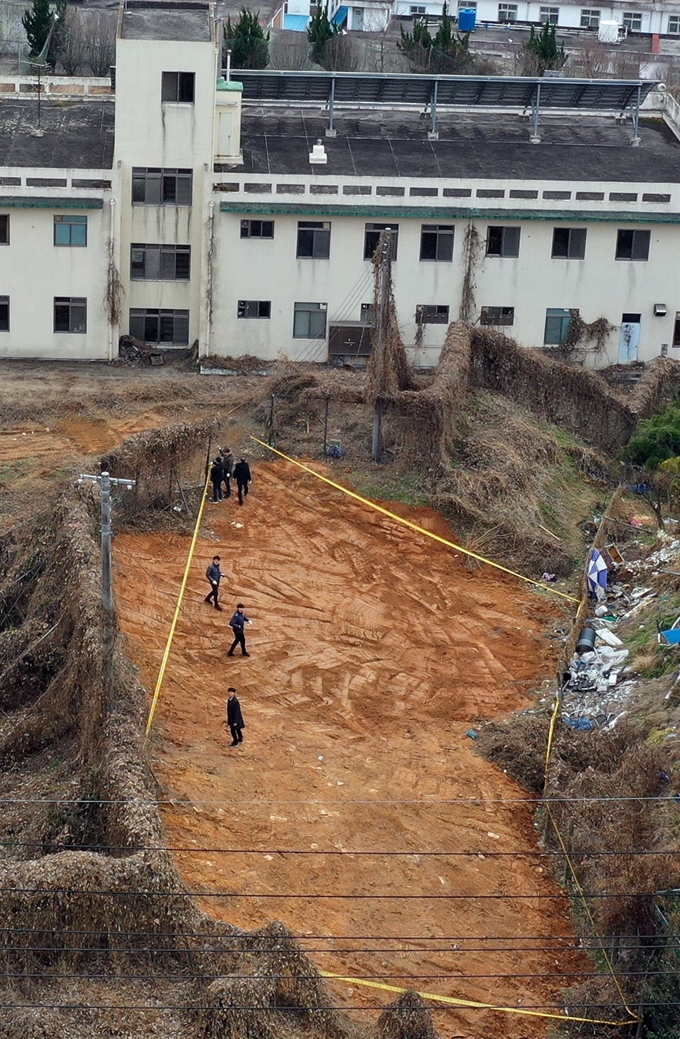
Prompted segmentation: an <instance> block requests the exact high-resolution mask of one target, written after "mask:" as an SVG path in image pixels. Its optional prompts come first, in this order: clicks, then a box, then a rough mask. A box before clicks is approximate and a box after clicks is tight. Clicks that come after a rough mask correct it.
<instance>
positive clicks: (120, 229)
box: [0, 0, 680, 365]
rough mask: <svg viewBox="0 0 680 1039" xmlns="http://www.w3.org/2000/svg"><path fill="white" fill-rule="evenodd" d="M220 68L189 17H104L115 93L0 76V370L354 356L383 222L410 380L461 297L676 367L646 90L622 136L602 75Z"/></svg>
mask: <svg viewBox="0 0 680 1039" xmlns="http://www.w3.org/2000/svg"><path fill="white" fill-rule="evenodd" d="M218 73H219V70H218V45H217V34H216V27H215V24H214V21H213V16H212V10H211V8H210V6H209V5H208V4H202V3H201V2H200V0H192V3H191V4H184V3H181V2H178V3H173V0H128V2H127V5H126V6H125V7H124V8H123V9H121V14H120V19H119V38H118V51H117V65H116V73H115V92H114V89H113V88H112V87H111V85H110V83H108V82H107V81H104V80H83V79H72V80H68V79H53V80H48V81H47V82H46V83H43V86H46V91H45V92H44V93H41V95H40V105H38V96H37V93H36V86H37V84H36V83H35V81H32V80H27V79H24V80H15V79H11V78H9V77H4V78H1V79H0V161H2V162H3V165H2V166H0V192H1V194H0V357H43V358H63V359H72V358H83V359H85V358H87V359H101V360H106V359H111V358H113V357H115V356H116V355H117V349H118V339H119V336H120V335H127V334H131V335H133V336H135V337H136V338H138V339H142V340H144V341H146V342H148V343H151V344H155V345H157V346H158V347H159V348H167V349H171V348H173V347H177V348H182V347H183V348H186V347H188V346H189V345H191V344H193V343H194V342H197V343H198V349H199V352H200V354H201V355H210V354H212V355H221V356H223V355H232V356H233V355H236V356H238V355H244V354H251V355H255V356H258V357H261V358H263V359H272V358H276V357H278V356H281V355H285V356H287V357H290V358H291V359H293V360H313V361H320V362H325V361H328V360H329V358H333V357H337V356H341V357H345V358H347V359H351V358H357V357H358V358H362V357H365V356H366V354H367V352H368V351H369V350H370V327H371V321H372V301H373V266H372V263H371V258H372V254H373V250H374V248H375V245H376V243H377V240H378V238H379V236H380V233H381V231H382V230H383V229H384V228H386V227H389V228H390V229H391V238H392V253H393V260H394V262H393V267H392V274H393V282H394V292H395V299H396V305H397V310H398V314H399V319H400V323H401V327H402V331H403V336H404V341H405V343H406V344H407V346H408V348H409V350H410V352H411V356H412V358H413V360H414V361H415V362H416V363H419V364H423V365H431V364H435V363H436V361H437V358H438V355H439V351H440V349H441V345H442V343H443V341H444V336H445V333H446V326H447V324H448V322H449V321H451V320H455V319H457V318H458V316H459V313H460V310H461V305H462V303H463V302H464V301H465V303H466V305H467V306H468V307H471V309H472V312H473V315H474V318H475V320H477V321H479V322H481V323H483V324H489V325H493V326H497V327H501V328H503V329H504V330H505V331H506V332H507V333H508V334H510V335H512V336H513V337H515V338H517V339H518V341H519V342H521V343H523V344H524V345H526V346H532V347H538V348H540V347H543V346H548V347H551V346H555V345H558V344H559V343H560V342H561V341H563V340H564V337H565V335H566V332H567V329H568V327H569V323H570V321H572V320H573V317H574V315H575V314H576V313H577V312H578V314H579V315H580V316H581V317H582V318H583V320H584V321H586V322H593V321H594V320H596V319H598V318H600V317H605V318H606V319H607V321H608V322H609V323H610V324H611V326H612V332H611V334H610V336H609V339H608V343H607V346H606V349H605V350H604V352H602V353H601V354H599V355H597V356H595V357H593V359H592V360H593V363H595V364H606V363H611V362H615V361H632V360H635V359H637V358H639V359H643V360H649V359H651V358H653V357H655V356H658V355H659V354H661V353H665V352H667V353H668V354H669V355H670V356H674V355H675V351H677V356H679V357H680V265H678V262H677V255H678V244H679V240H680V239H679V235H678V229H679V227H680V140H679V135H680V129H679V128H678V125H677V121H676V120H675V113H676V112H677V111H678V109H677V106H676V105H675V102H673V101H672V100H671V99H670V98H666V96H665V95H664V94H661V93H658V94H650V97H649V98H648V104H651V107H650V108H649V110H648V114H647V116H645V113H644V112H643V114H642V116H641V117H640V121H639V125H636V122H635V118H633V120H631V108H630V105H629V102H630V101H631V100H632V102H633V106H634V105H635V101H636V98H637V94H638V86H637V84H628V85H627V84H622V83H620V82H617V81H611V80H610V81H606V82H604V83H600V84H598V83H581V82H579V81H576V80H542V81H533V80H529V79H510V78H507V79H505V78H498V79H479V80H475V79H472V78H464V79H461V80H456V79H453V78H451V77H439V78H438V79H437V78H436V77H414V76H366V75H363V76H359V75H354V74H342V73H340V74H335V75H331V74H326V73H285V72H283V73H268V72H252V73H248V74H242V75H241V79H242V81H243V85H242V84H241V82H225V80H224V79H222V78H221V77H220V76H219V74H218ZM539 87H540V89H541V91H542V95H541V96H542V98H543V100H542V102H541V104H542V105H543V106H544V110H543V111H538V112H537V113H536V118H537V122H534V120H533V118H528V116H529V115H530V111H529V108H530V106H531V103H532V100H533V102H535V101H536V99H537V91H538V88H539ZM435 88H436V90H437V95H436V98H437V99H436V103H434V104H433V100H434V91H435ZM647 89H648V87H647V86H645V85H642V86H641V87H640V93H641V95H642V94H644V93H645V92H646V91H647ZM461 92H462V94H461ZM291 98H294V99H296V100H290V99H291ZM551 98H552V100H551ZM428 99H429V101H428ZM447 99H448V103H447ZM560 99H561V100H560ZM424 101H425V102H427V103H426V104H424V103H423V102H424ZM463 102H465V104H463ZM475 102H476V103H477V104H476V105H475ZM480 102H481V103H482V104H483V105H484V107H479V103H480ZM558 102H559V103H560V105H561V107H560V108H559V109H557V108H555V107H547V108H546V107H545V106H546V105H548V106H551V105H553V106H554V105H555V104H557V103H558ZM569 105H572V106H578V105H581V106H585V107H581V108H578V107H575V108H571V109H570V108H569V107H568V106H569ZM425 108H426V109H427V111H426V113H424V109H425ZM424 114H425V115H426V118H423V116H424ZM319 142H320V143H319Z"/></svg>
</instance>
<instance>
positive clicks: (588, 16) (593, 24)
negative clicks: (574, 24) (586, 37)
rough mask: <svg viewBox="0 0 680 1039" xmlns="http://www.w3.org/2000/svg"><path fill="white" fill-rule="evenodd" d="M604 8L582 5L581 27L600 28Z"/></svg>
mask: <svg viewBox="0 0 680 1039" xmlns="http://www.w3.org/2000/svg"><path fill="white" fill-rule="evenodd" d="M601 19H602V9H601V8H598V7H582V8H581V17H580V21H579V28H580V29H599V27H600V21H601Z"/></svg>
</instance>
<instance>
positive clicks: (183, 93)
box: [161, 72, 196, 105]
mask: <svg viewBox="0 0 680 1039" xmlns="http://www.w3.org/2000/svg"><path fill="white" fill-rule="evenodd" d="M162 75H163V81H162V85H161V101H176V102H179V103H180V104H183V105H193V103H194V80H195V78H196V77H195V75H194V73H193V72H164V73H163V74H162Z"/></svg>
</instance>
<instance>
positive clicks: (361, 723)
mask: <svg viewBox="0 0 680 1039" xmlns="http://www.w3.org/2000/svg"><path fill="white" fill-rule="evenodd" d="M395 511H397V512H400V513H401V514H402V515H404V516H409V517H415V519H416V520H417V521H418V522H419V523H420V524H422V525H424V526H427V527H428V528H430V529H433V530H434V529H436V530H437V531H438V532H440V533H442V534H444V535H448V536H451V535H450V531H449V530H448V528H447V527H446V524H445V523H444V521H443V520H442V519H441V517H439V516H438V515H437V514H435V513H433V512H431V511H429V510H426V509H409V508H407V507H406V506H396V507H395ZM188 547H189V541H188V539H186V538H181V537H179V536H174V535H168V534H152V535H148V534H123V535H120V536H118V537H117V538H116V539H115V542H114V553H115V582H116V596H117V607H118V611H119V615H120V622H121V625H122V628H123V630H124V632H125V634H126V636H127V639H128V642H129V652H130V655H131V658H132V659H133V660H134V661H135V662H136V663H137V664H138V665H139V666H140V668H141V673H142V677H143V681H144V683H145V685H146V686H147V688H148V689H149V690H152V689H153V687H154V684H155V680H156V676H157V672H158V667H159V664H160V661H161V657H162V654H163V648H164V644H165V640H166V637H167V634H168V629H169V625H170V621H171V618H172V614H173V610H174V606H175V602H176V598H177V594H178V591H179V585H180V581H181V576H182V573H183V569H184V565H185V561H186V556H187V552H188ZM216 553H217V554H219V555H221V557H222V569H223V571H224V572H225V573H226V574H227V578H226V580H224V581H223V583H222V590H221V595H222V600H223V604H224V612H222V613H218V612H216V611H215V610H214V609H212V608H211V607H210V606H208V605H206V604H205V603H204V601H203V597H204V595H205V594H206V593H207V591H208V585H207V583H206V581H205V578H204V570H205V567H206V565H207V563H208V562H209V560H210V559H211V558H212V556H213V555H214V554H216ZM237 601H243V602H244V603H245V604H246V607H247V608H246V612H247V614H248V615H249V616H250V618H251V619H252V621H253V626H252V628H250V629H248V631H247V636H248V647H249V651H250V653H251V656H250V658H248V659H244V658H241V657H240V656H237V657H236V658H234V659H228V658H227V657H226V650H227V648H228V645H229V642H230V635H231V631H230V629H229V628H228V626H227V622H228V620H229V617H230V612H231V610H232V609H233V607H234V605H235V603H236V602H237ZM565 617H566V615H565V612H564V611H563V610H562V607H561V606H559V605H557V604H556V603H555V602H554V601H553V600H552V599H550V597H549V596H546V595H544V594H542V593H538V592H535V591H533V590H529V589H528V588H527V587H524V586H522V585H521V584H519V582H518V581H516V580H515V579H514V578H511V577H505V576H504V575H501V574H498V573H497V572H494V571H491V570H490V569H488V568H482V569H476V570H471V569H468V567H467V566H466V565H465V562H464V560H463V558H462V557H458V556H457V555H456V553H455V552H453V551H451V550H449V549H447V548H445V547H444V546H442V545H439V544H437V543H435V542H433V541H431V540H429V539H426V538H424V537H422V536H419V535H417V534H414V533H413V532H411V531H409V530H408V529H407V528H405V527H401V526H399V525H397V524H396V523H395V522H394V521H391V520H389V519H387V518H385V517H382V516H380V515H379V514H378V513H375V512H373V511H370V510H369V509H368V508H366V507H365V506H361V505H359V504H357V503H354V502H352V501H351V500H350V499H348V498H346V497H344V496H343V495H342V494H341V493H340V492H338V491H335V490H333V489H332V488H330V487H328V486H326V485H324V484H322V483H321V482H320V481H316V480H315V479H314V478H313V477H312V476H309V475H306V474H304V473H301V472H300V471H299V470H297V469H294V468H293V467H292V466H290V465H288V464H287V463H279V462H277V463H271V464H261V465H259V466H258V467H257V468H256V470H255V473H254V484H253V485H252V490H251V494H250V496H249V498H248V500H247V503H246V506H245V507H244V508H239V507H238V505H237V503H236V501H235V499H234V498H232V499H231V501H226V502H224V503H222V504H220V505H208V506H206V515H205V521H204V527H203V533H202V537H201V539H200V540H199V544H198V549H197V553H196V557H195V561H194V565H193V568H192V572H191V575H190V579H189V585H188V589H187V597H186V600H185V605H184V608H183V611H182V614H181V616H180V620H179V625H178V629H177V634H176V637H175V641H174V645H173V649H172V653H171V656H170V661H169V666H168V671H167V675H166V679H165V684H164V687H163V693H162V698H161V701H160V706H159V711H158V715H157V720H156V727H155V735H154V739H153V741H152V744H151V748H152V757H153V767H154V769H155V772H156V775H157V777H158V779H159V782H160V784H161V791H162V793H163V796H167V797H169V798H171V799H172V800H174V801H188V802H190V805H188V806H185V805H181V804H177V803H175V804H174V805H173V806H172V807H171V808H168V809H167V810H166V811H165V822H166V826H167V832H168V840H169V842H170V844H171V846H172V847H174V848H178V849H187V850H186V851H183V852H182V851H177V853H176V858H177V862H178V865H179V867H180V869H181V871H182V873H183V875H184V877H185V879H186V881H187V883H188V884H189V886H190V887H191V888H192V889H193V890H195V891H197V892H199V891H200V892H210V893H212V894H214V895H217V896H218V897H205V898H204V899H203V904H204V906H205V907H206V908H207V909H208V910H209V911H210V912H212V913H215V914H216V915H218V916H220V917H222V918H224V919H228V920H229V921H231V922H233V923H236V924H240V925H242V926H244V927H247V928H252V927H255V926H257V925H259V924H261V923H264V922H265V921H267V920H270V919H272V918H279V919H281V920H283V921H284V922H285V923H287V924H288V925H289V926H290V927H291V928H292V929H293V930H294V932H295V933H296V934H297V935H299V936H300V937H301V938H303V939H304V940H303V946H304V947H305V948H307V949H309V950H310V954H311V955H312V958H313V959H314V960H315V962H316V963H317V964H318V965H319V966H320V967H321V968H323V969H325V970H329V971H334V972H336V973H340V974H347V975H352V976H364V977H374V978H379V979H381V983H384V984H387V985H390V984H391V985H397V986H411V987H413V988H416V989H419V990H422V991H429V992H438V993H443V994H447V995H452V996H457V997H464V998H470V999H474V1000H480V1001H483V1002H487V1001H488V1002H491V1003H495V1004H502V1005H508V1006H513V1007H517V1006H522V1005H528V1004H539V1005H542V1004H553V1005H555V1004H557V1005H559V1004H558V998H559V997H558V993H559V992H560V990H561V989H563V988H564V986H565V984H568V983H569V978H568V977H565V976H564V975H568V973H569V972H574V971H582V970H588V969H589V966H588V962H587V961H585V960H584V959H583V958H582V957H581V956H580V954H578V953H577V952H576V951H575V948H574V946H575V945H576V942H575V940H573V939H572V938H570V936H571V935H572V933H573V932H572V929H571V926H570V921H569V916H568V906H567V903H566V902H565V901H563V900H560V899H558V898H556V897H554V896H556V895H557V894H559V892H558V890H557V888H556V887H555V886H554V884H553V883H552V882H551V881H550V880H549V879H548V877H547V875H546V873H545V872H544V865H545V863H544V862H543V861H542V860H541V858H540V857H538V856H537V855H535V853H536V852H537V841H536V834H535V832H534V830H533V827H532V823H531V818H530V812H529V810H528V807H523V806H521V805H518V804H493V803H486V804H474V803H470V804H464V803H463V804H461V803H460V802H459V803H453V804H451V803H447V801H446V799H450V798H454V799H455V798H475V797H479V798H485V799H489V798H521V797H522V796H523V795H522V792H521V790H520V789H519V788H518V787H517V786H516V785H515V784H514V783H513V782H512V781H510V780H509V779H508V778H507V777H505V776H504V775H503V774H502V772H500V771H499V770H498V769H496V768H495V767H494V766H493V765H491V764H489V763H488V762H486V761H484V760H483V759H481V758H480V757H479V756H477V755H476V754H475V753H474V750H473V747H474V744H473V741H472V740H471V739H470V738H469V737H467V736H466V732H467V730H468V729H470V728H471V727H474V725H475V724H476V722H477V721H478V720H479V719H481V718H484V719H489V718H495V717H498V716H499V715H503V714H504V713H507V712H508V711H510V710H513V709H517V708H520V709H521V708H522V707H525V706H528V705H529V703H530V697H529V695H528V694H529V692H530V690H531V689H532V688H535V687H536V685H537V684H538V683H539V682H540V680H541V679H542V678H544V677H546V676H550V675H551V674H552V672H553V669H554V664H555V659H556V649H557V643H553V642H551V641H550V639H548V638H547V637H546V635H547V634H549V633H551V632H552V630H553V628H554V627H555V625H556V624H564V622H565ZM553 647H555V648H553ZM231 684H233V685H235V686H236V687H237V689H238V693H239V696H240V699H241V704H242V708H243V712H244V715H245V719H246V723H247V728H246V730H245V742H244V744H243V745H242V746H241V747H239V748H238V749H235V750H234V749H232V748H230V746H229V736H228V734H227V732H226V731H225V726H224V720H225V701H226V696H227V686H229V685H231ZM293 851H296V852H302V853H303V854H291V852H293ZM359 851H363V852H368V853H369V854H367V855H358V854H352V852H359ZM388 852H407V853H408V854H407V855H388V854H387V853H388ZM427 852H442V853H446V854H441V855H435V856H432V855H427V854H426V853H427ZM470 852H472V853H473V854H472V855H470V854H469V853H470ZM461 853H465V854H461ZM499 853H503V854H502V855H500V854H499ZM329 893H330V894H333V895H334V897H333V898H322V897H319V896H321V895H325V894H329ZM358 894H362V895H371V896H378V895H389V896H392V897H390V898H380V897H370V898H355V899H343V898H341V897H338V896H341V895H358ZM404 894H408V895H417V896H419V897H418V899H414V900H406V899H403V898H400V897H397V896H401V895H404ZM253 896H254V897H253ZM442 896H444V897H442ZM485 896H500V897H494V898H489V897H485ZM512 896H521V897H519V898H517V899H513V897H512ZM406 939H408V940H406ZM435 939H436V940H435ZM546 947H549V949H547V948H546ZM535 975H544V977H541V978H537V977H535ZM545 975H549V976H547V977H546V976H545ZM331 984H332V992H333V999H334V1002H335V1003H336V1004H337V1005H343V1006H345V1007H363V1008H373V1007H377V1006H380V1005H384V1004H386V1003H387V1002H389V1001H390V1000H391V999H392V998H393V995H392V994H391V993H388V992H385V991H380V990H378V989H376V990H373V989H367V988H362V987H359V986H352V985H349V986H348V985H347V984H344V983H339V982H333V983H331ZM366 1016H367V1015H366V1013H365V1012H362V1013H359V1012H357V1019H358V1020H365V1019H366ZM369 1016H371V1017H372V1014H371V1015H369ZM435 1019H436V1023H437V1025H438V1027H439V1028H440V1029H441V1033H442V1035H444V1036H447V1037H459V1036H464V1037H475V1039H481V1037H483V1036H484V1037H486V1036H498V1037H501V1036H503V1037H508V1039H525V1037H529V1036H531V1037H537V1036H543V1035H545V1034H546V1031H547V1022H545V1021H544V1020H542V1019H536V1018H533V1019H532V1018H530V1017H518V1016H515V1015H507V1014H498V1013H493V1012H489V1011H481V1010H457V1009H447V1010H437V1011H436V1012H435Z"/></svg>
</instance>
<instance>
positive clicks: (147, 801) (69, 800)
mask: <svg viewBox="0 0 680 1039" xmlns="http://www.w3.org/2000/svg"><path fill="white" fill-rule="evenodd" d="M82 800H83V798H82V797H63V798H50V797H33V798H32V797H0V804H79V803H80V802H81V801H82ZM629 801H630V802H648V801H656V802H664V801H666V802H668V803H669V804H671V803H672V804H675V805H677V804H678V803H679V802H680V794H655V795H652V796H644V797H643V796H640V797H636V796H621V797H439V798H437V797H425V798H363V797H360V798H351V797H347V798H339V799H332V798H323V797H319V798H314V797H312V798H309V797H307V798H296V799H293V800H286V799H281V798H276V797H267V798H245V799H241V798H229V799H228V800H224V799H222V800H207V801H205V800H194V799H193V798H192V799H191V800H181V799H176V798H164V799H163V800H157V799H153V798H144V797H123V798H98V797H88V798H87V804H101V805H107V804H110V805H124V804H134V805H158V806H159V807H164V806H169V807H171V808H181V807H183V806H186V807H187V808H191V807H192V806H193V805H229V806H232V805H256V804H261V805H272V804H275V805H326V804H332V805H343V804H348V805H355V804H367V805H376V804H389V805H408V804H413V805H424V804H425V805H427V804H432V805H440V804H510V805H515V804H526V805H530V804H538V805H549V804H598V803H608V802H629Z"/></svg>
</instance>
